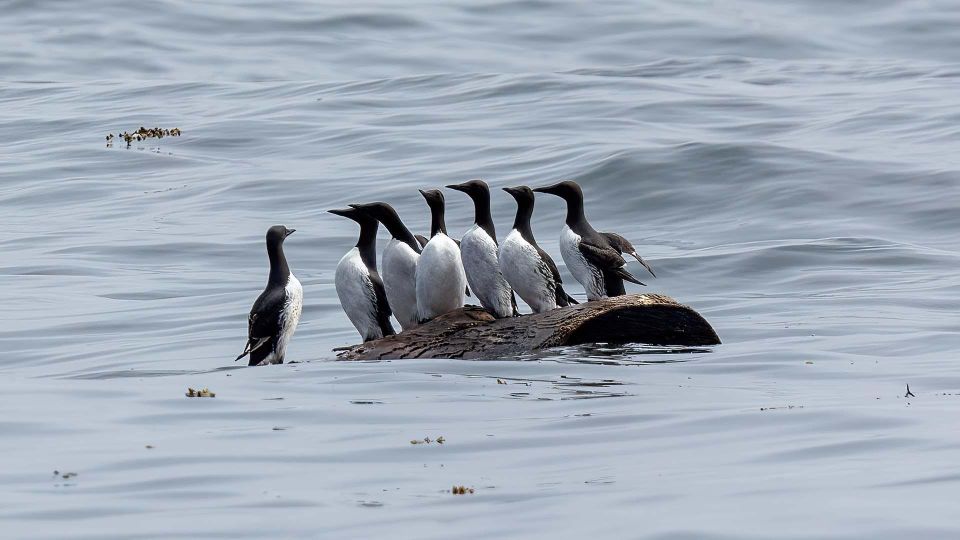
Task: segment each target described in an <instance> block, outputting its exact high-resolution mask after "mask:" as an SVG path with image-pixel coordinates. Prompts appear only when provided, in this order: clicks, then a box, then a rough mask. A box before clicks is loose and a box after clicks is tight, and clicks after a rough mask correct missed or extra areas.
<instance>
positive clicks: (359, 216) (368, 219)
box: [327, 207, 377, 225]
mask: <svg viewBox="0 0 960 540" xmlns="http://www.w3.org/2000/svg"><path fill="white" fill-rule="evenodd" d="M327 212H330V213H331V214H333V215H335V216H340V217H345V218H347V219H352V220H353V221H356V222H357V223H359V224H360V225H365V224H369V223H373V224H376V222H377V220H376V219H375V218H374V217H373V216H371V215H370V214H368V213H367V212H365V211H363V210H361V209H359V208H352V207H351V208H335V209H333V210H327Z"/></svg>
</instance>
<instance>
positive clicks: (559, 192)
mask: <svg viewBox="0 0 960 540" xmlns="http://www.w3.org/2000/svg"><path fill="white" fill-rule="evenodd" d="M533 191H536V192H538V193H549V194H550V195H556V196H557V197H560V198H562V199H563V200H565V201H567V202H574V203H575V202H582V201H583V191H582V190H581V189H580V186H579V185H578V184H577V183H576V182H574V181H572V180H566V181H563V182H560V183H558V184H553V185H552V186H543V187H538V188H533Z"/></svg>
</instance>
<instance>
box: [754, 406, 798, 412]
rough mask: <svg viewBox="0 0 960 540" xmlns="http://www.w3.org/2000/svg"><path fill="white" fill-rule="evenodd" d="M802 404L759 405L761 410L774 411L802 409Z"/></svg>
mask: <svg viewBox="0 0 960 540" xmlns="http://www.w3.org/2000/svg"><path fill="white" fill-rule="evenodd" d="M802 408H803V405H787V406H786V407H760V410H761V411H775V410H777V409H789V410H793V409H802Z"/></svg>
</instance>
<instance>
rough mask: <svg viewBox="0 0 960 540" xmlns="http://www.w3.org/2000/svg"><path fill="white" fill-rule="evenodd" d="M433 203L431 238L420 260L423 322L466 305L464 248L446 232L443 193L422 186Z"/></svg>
mask: <svg viewBox="0 0 960 540" xmlns="http://www.w3.org/2000/svg"><path fill="white" fill-rule="evenodd" d="M420 194H421V195H423V198H424V199H426V200H427V205H428V206H429V207H430V216H431V219H430V240H429V241H428V242H427V245H426V246H424V247H423V251H422V252H421V254H420V260H419V261H417V271H416V291H417V315H418V318H419V322H421V323H423V322H426V321H428V320H430V319H432V318H434V317H437V316H439V315H443V314H444V313H448V312H450V311H453V310H455V309H457V308H460V307H462V306H463V295H464V291H465V289H466V287H467V277H466V275H465V274H464V271H463V263H462V262H461V260H460V248H459V246H457V244H456V242H454V240H452V239H451V238H450V237H449V236H447V234H446V233H445V232H444V230H443V229H444V228H446V227H445V225H444V215H443V214H444V201H443V193H441V192H440V191H438V190H436V189H431V190H427V191H424V190H420Z"/></svg>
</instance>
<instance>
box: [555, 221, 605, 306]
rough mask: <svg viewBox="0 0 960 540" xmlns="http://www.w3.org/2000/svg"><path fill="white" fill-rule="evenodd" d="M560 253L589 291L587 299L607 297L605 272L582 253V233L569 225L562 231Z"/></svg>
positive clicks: (587, 291)
mask: <svg viewBox="0 0 960 540" xmlns="http://www.w3.org/2000/svg"><path fill="white" fill-rule="evenodd" d="M560 255H561V256H562V257H563V262H564V264H566V265H567V270H569V271H570V273H571V274H573V277H574V278H575V279H576V280H577V281H579V282H580V285H583V289H584V291H585V292H586V293H587V300H598V299H600V298H604V297H606V290H605V288H604V286H603V274H601V273H600V271H599V270H598V269H597V268H596V267H594V266H593V265H592V264H590V263H589V262H588V261H587V259H586V258H585V257H584V256H583V253H580V235H579V234H577V233H575V232H573V230H572V229H571V228H570V227H568V226H567V225H564V226H563V230H562V231H560Z"/></svg>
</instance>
